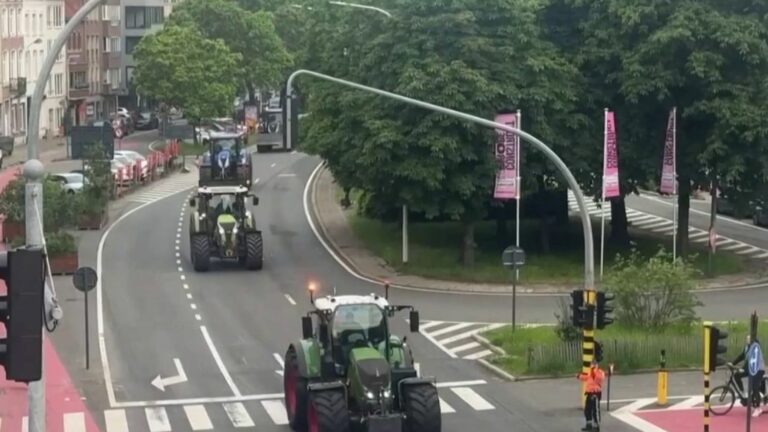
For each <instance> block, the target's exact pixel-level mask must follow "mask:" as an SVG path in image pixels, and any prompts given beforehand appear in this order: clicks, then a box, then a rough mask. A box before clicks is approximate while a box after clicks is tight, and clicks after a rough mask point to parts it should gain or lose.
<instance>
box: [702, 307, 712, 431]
mask: <svg viewBox="0 0 768 432" xmlns="http://www.w3.org/2000/svg"><path fill="white" fill-rule="evenodd" d="M711 331H712V323H711V322H705V323H704V432H709V373H710V371H711V369H710V368H711V365H710V364H709V359H710V357H709V353H710V350H711V349H712V347H711V346H709V341H710V337H709V335H710V332H711Z"/></svg>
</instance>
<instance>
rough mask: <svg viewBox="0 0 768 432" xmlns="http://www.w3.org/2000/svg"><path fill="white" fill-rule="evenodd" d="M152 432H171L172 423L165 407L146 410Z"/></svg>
mask: <svg viewBox="0 0 768 432" xmlns="http://www.w3.org/2000/svg"><path fill="white" fill-rule="evenodd" d="M144 413H145V415H146V417H147V424H148V425H149V430H150V431H151V432H171V422H170V420H168V413H167V412H165V408H163V407H154V408H144Z"/></svg>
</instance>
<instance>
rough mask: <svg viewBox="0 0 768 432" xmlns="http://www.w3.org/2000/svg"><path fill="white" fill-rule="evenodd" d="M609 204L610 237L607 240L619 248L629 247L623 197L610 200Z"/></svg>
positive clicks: (625, 205)
mask: <svg viewBox="0 0 768 432" xmlns="http://www.w3.org/2000/svg"><path fill="white" fill-rule="evenodd" d="M610 203H611V237H610V238H609V240H610V241H611V242H612V243H613V244H615V245H617V246H621V247H625V248H628V247H629V230H628V229H627V228H628V224H627V203H626V201H625V200H624V196H623V195H621V196H619V197H618V198H614V199H612V200H610Z"/></svg>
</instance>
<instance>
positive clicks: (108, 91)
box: [101, 83, 128, 96]
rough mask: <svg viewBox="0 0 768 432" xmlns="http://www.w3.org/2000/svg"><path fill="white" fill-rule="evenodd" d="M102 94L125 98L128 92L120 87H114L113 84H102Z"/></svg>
mask: <svg viewBox="0 0 768 432" xmlns="http://www.w3.org/2000/svg"><path fill="white" fill-rule="evenodd" d="M101 94H103V95H106V96H125V95H127V94H128V90H126V89H123V88H120V87H113V86H112V84H109V83H102V84H101Z"/></svg>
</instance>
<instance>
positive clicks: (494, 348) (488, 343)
mask: <svg viewBox="0 0 768 432" xmlns="http://www.w3.org/2000/svg"><path fill="white" fill-rule="evenodd" d="M472 338H473V339H474V340H476V341H477V342H478V343H480V345H483V346H484V347H486V348H488V349H489V350H491V351H493V352H494V353H496V354H497V355H500V356H506V355H507V352H506V351H504V349H502V348H501V347H497V346H496V345H494V344H492V343H491V341H489V340H488V339H486V338H484V337H482V336H480V335H479V334H477V333H475V334H473V335H472ZM480 360H482V359H480Z"/></svg>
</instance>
